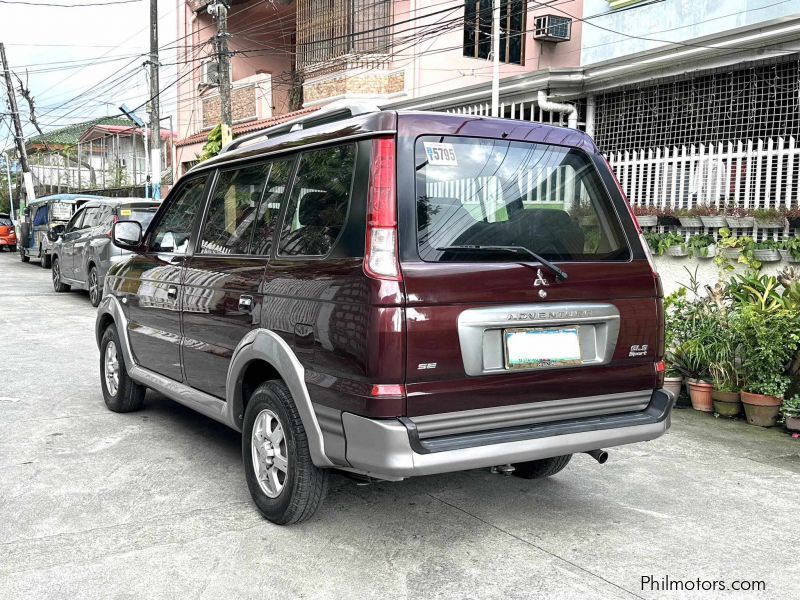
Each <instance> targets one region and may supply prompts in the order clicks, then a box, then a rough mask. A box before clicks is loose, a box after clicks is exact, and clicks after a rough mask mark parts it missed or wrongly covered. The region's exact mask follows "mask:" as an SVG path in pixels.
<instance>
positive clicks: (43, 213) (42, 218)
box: [33, 204, 50, 226]
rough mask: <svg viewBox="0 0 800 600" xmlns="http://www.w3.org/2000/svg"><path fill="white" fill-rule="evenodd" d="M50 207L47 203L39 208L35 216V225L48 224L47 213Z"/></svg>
mask: <svg viewBox="0 0 800 600" xmlns="http://www.w3.org/2000/svg"><path fill="white" fill-rule="evenodd" d="M49 209H50V207H49V206H48V205H47V204H42V205H41V206H40V207H39V208H38V209H37V210H36V214H35V215H34V217H33V225H34V226H36V225H47V213H48V212H49Z"/></svg>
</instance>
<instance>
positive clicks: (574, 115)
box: [537, 90, 578, 129]
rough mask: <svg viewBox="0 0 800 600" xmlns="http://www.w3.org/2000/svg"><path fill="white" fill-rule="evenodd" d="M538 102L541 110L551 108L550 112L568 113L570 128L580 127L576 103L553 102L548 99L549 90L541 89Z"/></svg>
mask: <svg viewBox="0 0 800 600" xmlns="http://www.w3.org/2000/svg"><path fill="white" fill-rule="evenodd" d="M537 103H538V104H539V108H540V109H541V110H549V111H550V112H554V113H560V114H562V115H567V127H569V128H570V129H577V128H578V109H577V108H575V105H574V104H566V103H562V102H551V101H550V100H548V99H547V92H545V91H544V90H539V94H538V97H537Z"/></svg>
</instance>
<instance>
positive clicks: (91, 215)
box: [81, 206, 103, 229]
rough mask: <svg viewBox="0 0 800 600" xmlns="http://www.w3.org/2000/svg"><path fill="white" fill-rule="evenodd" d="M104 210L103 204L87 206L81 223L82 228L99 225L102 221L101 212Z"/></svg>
mask: <svg viewBox="0 0 800 600" xmlns="http://www.w3.org/2000/svg"><path fill="white" fill-rule="evenodd" d="M102 210H103V207H102V206H96V207H93V208H87V209H86V210H85V211H84V212H85V213H86V214H85V215H84V217H83V223H82V224H81V229H88V228H90V227H97V225H98V224H99V223H100V213H101V212H102Z"/></svg>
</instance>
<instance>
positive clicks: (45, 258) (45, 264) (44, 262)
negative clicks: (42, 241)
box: [39, 248, 53, 269]
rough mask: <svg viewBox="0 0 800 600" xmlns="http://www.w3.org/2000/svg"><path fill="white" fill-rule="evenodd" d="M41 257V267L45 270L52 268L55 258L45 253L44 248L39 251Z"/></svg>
mask: <svg viewBox="0 0 800 600" xmlns="http://www.w3.org/2000/svg"><path fill="white" fill-rule="evenodd" d="M39 256H40V257H41V259H40V262H39V265H40V266H41V267H42V268H43V269H49V268H50V265H51V264H52V262H53V261H52V258H53V257H52V256H50V255H49V254H47V253H46V252H45V251H44V248H40V249H39Z"/></svg>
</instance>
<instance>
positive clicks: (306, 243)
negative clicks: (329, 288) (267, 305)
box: [278, 144, 356, 256]
mask: <svg viewBox="0 0 800 600" xmlns="http://www.w3.org/2000/svg"><path fill="white" fill-rule="evenodd" d="M355 157H356V146H355V144H346V145H342V146H333V147H331V148H322V149H320V150H311V151H308V152H304V153H303V154H301V155H300V159H299V160H300V164H299V166H298V167H297V176H296V177H295V179H294V183H293V185H292V190H291V194H290V196H289V200H288V203H287V206H286V211H285V213H284V217H283V224H282V226H281V232H280V241H279V244H278V255H279V256H326V255H327V254H328V253H330V251H331V249H332V248H333V247H334V245H335V244H336V241H337V240H338V239H339V234H340V233H341V231H342V228H343V227H344V223H345V219H346V217H347V212H348V209H349V206H350V196H351V192H352V184H353V172H354V168H355Z"/></svg>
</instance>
